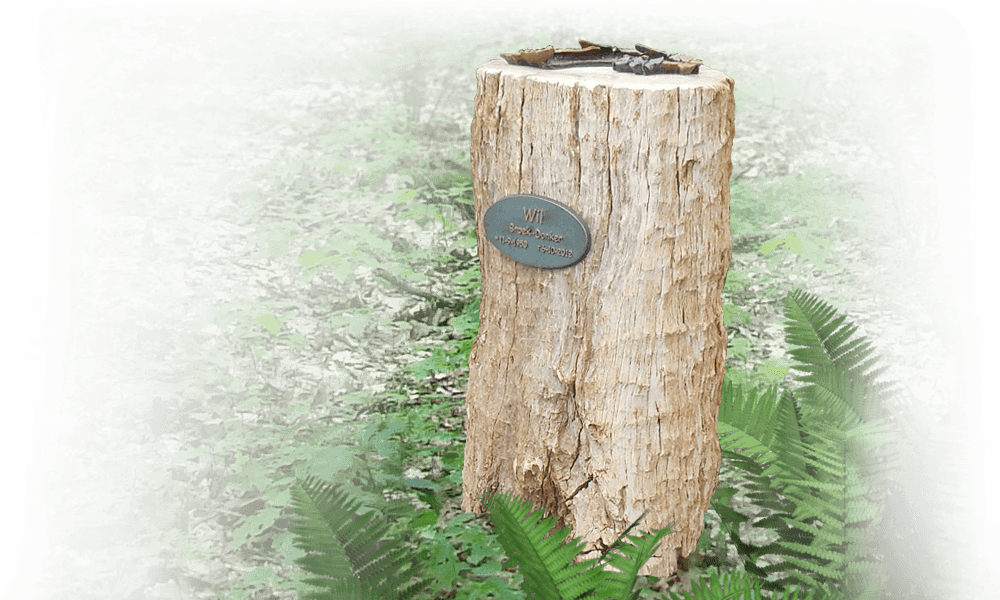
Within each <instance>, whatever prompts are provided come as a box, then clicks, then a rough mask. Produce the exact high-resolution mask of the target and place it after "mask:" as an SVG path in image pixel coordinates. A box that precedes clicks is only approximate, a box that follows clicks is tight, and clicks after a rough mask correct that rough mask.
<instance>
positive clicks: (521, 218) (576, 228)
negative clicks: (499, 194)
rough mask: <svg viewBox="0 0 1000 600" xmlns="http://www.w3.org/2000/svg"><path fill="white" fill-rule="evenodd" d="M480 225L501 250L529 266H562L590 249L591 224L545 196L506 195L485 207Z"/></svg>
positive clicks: (568, 208) (568, 265) (556, 267)
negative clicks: (589, 225)
mask: <svg viewBox="0 0 1000 600" xmlns="http://www.w3.org/2000/svg"><path fill="white" fill-rule="evenodd" d="M483 226H484V228H485V230H486V236H487V237H488V238H489V239H490V241H491V242H493V245H494V246H496V247H497V248H498V249H499V250H500V251H501V252H503V253H504V254H506V255H507V256H509V257H511V258H513V259H514V260H516V261H517V262H519V263H523V264H526V265H531V266H532V267H540V268H542V269H565V268H566V267H572V266H573V265H575V264H576V263H578V262H580V261H581V260H583V257H584V256H586V255H587V252H589V251H590V227H588V226H587V222H586V221H584V220H583V217H581V216H580V214H579V213H577V212H576V211H575V210H573V209H572V208H570V207H568V206H566V205H565V204H563V203H562V202H557V201H555V200H552V199H551V198H546V197H544V196H535V195H534V194H515V195H513V196H505V197H503V198H501V199H500V200H497V201H496V202H494V203H493V205H492V206H490V207H489V208H488V209H486V214H485V215H483Z"/></svg>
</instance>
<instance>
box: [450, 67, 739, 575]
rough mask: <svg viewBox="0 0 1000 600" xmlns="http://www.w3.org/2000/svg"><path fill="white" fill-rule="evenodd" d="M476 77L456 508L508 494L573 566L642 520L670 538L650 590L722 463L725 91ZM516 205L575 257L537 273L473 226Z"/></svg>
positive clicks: (682, 544) (685, 78)
mask: <svg viewBox="0 0 1000 600" xmlns="http://www.w3.org/2000/svg"><path fill="white" fill-rule="evenodd" d="M477 77H478V82H479V89H478V93H477V95H476V114H475V119H474V121H473V123H472V169H473V177H474V190H475V206H476V214H477V219H478V222H477V234H478V235H479V258H480V260H481V263H482V264H481V268H482V284H483V285H482V294H483V295H482V307H481V309H480V316H479V319H480V327H479V336H478V337H477V338H476V341H475V344H474V346H473V348H472V352H471V355H470V359H469V368H470V376H469V389H468V396H467V420H466V433H467V442H466V448H465V469H464V471H463V482H464V489H463V502H462V508H463V509H464V510H466V511H474V512H482V510H483V508H482V506H481V504H480V502H479V495H480V493H482V492H483V491H484V490H499V491H512V492H514V493H516V494H518V495H520V496H522V497H525V498H527V499H528V500H530V501H531V502H533V503H534V504H535V505H536V507H544V508H545V509H546V510H547V511H549V512H550V513H553V514H556V515H559V516H560V518H561V520H562V522H563V523H564V524H566V525H569V526H571V527H572V529H573V532H574V535H576V536H582V537H583V539H584V540H585V541H586V542H587V551H588V552H589V554H587V555H585V558H590V557H592V556H594V552H596V551H597V550H599V549H601V548H603V547H605V546H606V545H610V544H611V543H612V542H613V541H614V540H615V538H616V537H617V535H618V534H619V533H620V532H621V531H622V530H623V529H624V528H625V527H626V526H627V525H628V524H629V523H630V522H631V521H632V520H634V519H635V518H636V517H638V516H639V515H640V514H642V512H643V511H645V510H649V514H648V515H647V517H646V518H645V519H644V520H643V521H642V522H641V523H640V526H639V529H641V530H644V531H648V530H651V529H656V528H660V527H665V526H667V525H668V524H671V523H676V526H675V531H676V532H677V533H675V534H672V535H670V536H668V537H666V538H665V540H664V541H663V543H662V545H661V547H660V551H659V553H658V554H657V555H656V556H654V557H653V559H651V560H650V561H649V562H648V563H647V566H646V568H645V569H644V570H643V574H651V575H656V576H660V577H666V576H668V575H670V574H672V573H673V572H675V571H676V565H677V559H678V556H686V555H687V554H689V553H690V552H692V551H693V550H694V549H695V546H696V544H697V541H698V537H699V535H700V533H701V528H702V524H703V518H704V514H705V511H706V510H707V508H708V505H709V500H710V499H711V497H712V494H713V492H714V490H715V487H716V484H717V482H718V473H719V465H720V460H721V452H720V448H719V441H718V435H717V432H716V418H717V416H718V410H719V399H720V393H721V388H722V380H723V368H724V363H725V353H726V332H725V329H724V328H723V323H722V297H721V293H722V286H723V283H724V281H725V277H726V271H727V269H728V267H729V259H730V233H729V231H730V230H729V185H728V182H729V176H730V173H731V171H732V163H731V160H730V154H731V150H732V141H733V133H734V122H733V115H734V108H735V101H734V97H733V81H732V80H731V79H729V78H728V77H726V76H725V75H723V74H722V73H720V72H718V71H714V70H712V69H709V68H706V67H704V66H703V67H702V68H701V71H700V73H699V74H697V75H681V74H676V75H675V74H666V75H655V76H646V77H643V76H637V75H633V74H630V73H617V72H614V71H613V70H611V69H610V68H601V67H581V68H574V69H564V70H556V71H550V70H540V69H536V68H531V67H524V66H516V65H509V64H507V63H506V62H504V61H502V60H494V61H491V62H489V63H487V64H486V65H484V66H483V67H481V68H480V69H479V70H478V72H477ZM514 194H534V195H538V196H544V197H547V198H550V199H553V200H556V201H558V202H561V203H563V204H565V205H567V206H569V207H571V208H572V209H574V210H575V211H576V212H577V213H578V214H579V215H580V216H582V218H583V219H584V220H585V221H586V222H587V224H588V225H589V228H590V232H591V233H592V245H591V246H590V248H589V251H588V253H587V254H586V256H585V257H584V258H583V259H582V260H581V261H579V262H578V263H576V264H574V265H572V266H570V267H567V268H562V269H550V268H539V267H537V266H532V265H530V264H524V263H521V262H516V261H515V260H512V259H511V257H510V256H508V255H506V254H505V253H503V252H501V251H500V250H499V249H498V245H496V244H495V243H492V242H491V241H490V240H488V239H486V237H487V236H486V235H485V229H484V227H485V225H484V215H485V213H486V211H487V209H488V208H489V207H490V206H491V205H493V204H494V203H496V202H497V201H498V200H500V199H501V198H503V197H505V196H509V195H514ZM525 218H526V219H527V211H526V216H525ZM511 225H512V226H511V231H512V232H514V233H511V234H510V235H511V236H515V235H517V234H520V233H525V232H529V233H530V229H531V227H530V226H524V225H525V224H523V223H522V224H519V226H522V228H521V229H517V228H516V227H514V224H513V223H512V224H511ZM529 225H530V224H529ZM546 235H548V234H546ZM553 239H554V238H553Z"/></svg>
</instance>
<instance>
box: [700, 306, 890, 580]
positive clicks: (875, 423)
mask: <svg viewBox="0 0 1000 600" xmlns="http://www.w3.org/2000/svg"><path fill="white" fill-rule="evenodd" d="M785 315H786V318H787V322H786V339H787V341H788V343H789V345H792V346H797V347H796V348H795V349H793V350H791V354H792V356H794V357H795V358H796V359H797V360H798V361H799V363H800V364H799V365H796V366H795V369H796V370H799V371H801V372H803V373H804V375H803V376H801V377H800V378H799V380H800V381H802V382H803V383H805V384H806V385H805V386H804V387H802V388H801V389H799V390H797V391H796V392H795V393H791V392H788V391H786V392H785V393H784V394H781V395H779V394H778V391H777V388H770V389H768V390H766V391H765V392H763V393H759V392H757V391H756V390H750V391H744V390H742V389H740V388H737V387H735V386H732V385H727V386H725V387H724V388H723V394H722V403H721V406H720V411H719V438H720V444H721V446H722V450H723V456H724V458H725V459H726V462H727V464H729V465H730V466H732V467H735V468H736V469H738V470H739V472H740V473H741V475H742V476H743V478H744V480H745V481H746V484H745V486H744V487H745V491H746V497H747V498H748V499H749V500H750V501H751V502H752V503H753V504H754V505H756V506H758V507H761V508H765V509H766V512H767V513H768V514H767V515H766V516H764V517H761V518H758V519H756V520H751V519H750V518H749V517H746V516H744V515H742V514H741V513H739V512H738V511H736V510H734V509H732V508H730V506H729V504H730V503H731V501H732V498H733V497H734V496H735V494H736V493H737V491H738V490H737V489H736V488H735V487H733V486H722V487H720V488H719V489H718V490H717V491H716V494H715V497H714V498H713V508H714V509H715V510H716V511H717V512H718V513H719V515H720V516H721V517H722V519H723V526H724V528H725V529H726V531H727V533H728V534H729V536H730V539H731V540H732V541H733V543H734V545H735V546H736V548H737V551H738V552H739V553H740V555H741V556H742V557H743V559H744V566H745V568H746V571H747V572H748V573H750V574H751V575H755V576H758V577H762V578H766V580H765V582H764V587H765V588H766V589H771V590H779V589H783V588H786V587H787V586H789V585H793V584H794V585H798V586H801V587H802V588H804V589H809V588H812V589H816V590H818V589H826V590H828V592H830V591H835V590H840V591H841V592H843V593H846V594H848V595H849V597H851V598H867V597H877V596H878V595H879V593H880V588H881V586H882V585H883V583H884V577H883V576H882V574H881V565H880V564H879V560H878V557H877V556H875V555H874V554H873V553H872V552H871V551H870V545H871V543H870V542H871V537H872V536H871V535H870V534H871V531H872V530H873V529H874V527H875V526H876V525H878V524H879V523H880V522H881V520H882V517H883V511H882V502H881V500H882V499H883V498H884V494H883V493H880V492H877V491H876V489H877V487H878V486H877V485H876V484H877V483H879V482H880V480H879V477H882V476H888V477H889V478H890V479H891V477H892V476H893V474H894V473H895V471H896V466H897V465H896V461H895V457H894V455H893V450H892V435H891V434H892V428H891V426H890V424H889V423H888V421H886V420H885V419H884V418H882V416H883V415H884V410H883V406H882V402H883V401H884V400H885V399H886V398H887V397H888V396H889V395H890V394H892V393H893V392H894V387H893V386H892V385H890V384H886V383H883V382H882V381H881V380H880V377H881V376H882V375H883V374H884V372H885V369H884V368H881V367H878V366H877V359H876V357H875V356H874V351H873V348H872V345H871V344H870V343H869V342H868V341H867V340H865V339H864V338H863V337H858V338H855V337H853V336H854V334H855V333H856V331H857V327H856V326H855V325H853V324H851V323H845V322H846V317H842V316H837V315H836V313H835V311H834V310H833V309H832V308H831V307H829V306H828V305H826V304H825V303H823V302H821V301H820V300H818V299H817V298H816V297H815V296H811V295H809V294H806V293H803V292H801V291H796V292H794V293H792V294H790V295H789V296H788V297H787V298H786V300H785ZM741 523H746V524H747V525H748V526H751V527H760V528H767V529H770V530H772V531H773V532H774V533H775V534H776V535H777V536H778V539H777V540H776V541H775V542H773V543H770V544H767V545H765V546H756V545H753V544H749V543H747V542H745V541H744V540H743V539H742V538H741V537H740V534H739V526H740V524H741ZM765 554H769V555H773V556H778V557H780V558H781V562H779V563H777V564H773V565H770V566H768V567H761V566H759V565H758V564H757V563H758V559H759V558H760V557H761V556H763V555H765ZM779 573H784V576H781V577H778V576H777V575H778V574H779Z"/></svg>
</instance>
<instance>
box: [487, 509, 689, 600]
mask: <svg viewBox="0 0 1000 600" xmlns="http://www.w3.org/2000/svg"><path fill="white" fill-rule="evenodd" d="M483 506H485V507H486V510H487V511H488V513H489V515H490V519H491V520H492V521H493V524H494V525H495V526H496V529H497V536H498V537H499V539H500V543H501V545H503V548H504V550H505V551H506V553H507V556H509V557H510V562H511V563H512V564H514V565H517V566H519V567H520V568H521V574H522V575H523V576H524V590H525V592H527V593H528V596H529V597H531V598H540V599H545V600H576V599H577V598H591V597H593V598H601V599H604V598H618V599H621V600H626V599H633V600H634V599H635V598H638V591H636V592H635V593H633V592H632V588H633V587H635V582H636V579H637V578H638V576H639V569H640V568H642V566H643V565H644V564H645V563H646V561H647V560H649V558H650V557H651V556H653V553H654V552H655V551H656V547H657V546H658V545H659V543H660V540H661V539H662V538H663V537H664V536H665V535H667V534H669V533H672V530H671V528H670V527H664V528H663V529H659V530H657V531H656V532H654V533H653V534H651V535H650V536H649V537H645V536H642V537H639V536H631V535H628V532H629V531H631V530H632V529H633V528H634V527H635V526H636V525H637V524H638V523H639V521H640V520H641V519H642V516H640V517H639V518H638V519H636V520H635V521H633V522H632V524H631V525H629V526H628V528H627V529H626V530H625V531H624V532H622V534H621V535H620V536H618V539H617V540H615V543H614V544H612V545H611V547H610V548H608V549H607V550H605V551H604V553H602V555H601V557H600V558H597V559H591V560H587V561H583V562H580V563H577V564H574V559H575V558H576V557H577V556H578V555H579V553H580V551H581V550H582V549H583V546H584V544H583V543H582V542H581V541H580V539H579V538H573V540H572V541H570V542H568V543H567V542H566V537H567V536H568V535H569V527H563V528H561V529H559V530H558V531H556V532H554V533H552V534H551V535H548V536H547V537H546V535H545V534H546V532H549V531H552V529H553V527H554V526H555V524H556V518H555V517H554V516H549V517H547V518H544V519H542V514H543V513H542V511H541V510H536V511H533V512H530V513H529V511H531V508H532V506H531V503H530V502H527V501H525V500H521V499H520V498H517V497H516V496H512V495H511V494H510V493H506V494H498V495H496V494H495V495H491V496H489V497H487V496H486V495H484V498H483ZM643 516H645V515H643ZM625 539H627V540H628V542H627V543H626V542H625V541H624V540H625ZM615 551H618V552H620V554H615V553H614V552H615ZM602 562H607V564H609V565H611V566H612V567H614V568H615V569H618V572H615V571H611V570H605V569H603V568H602V567H601V563H602Z"/></svg>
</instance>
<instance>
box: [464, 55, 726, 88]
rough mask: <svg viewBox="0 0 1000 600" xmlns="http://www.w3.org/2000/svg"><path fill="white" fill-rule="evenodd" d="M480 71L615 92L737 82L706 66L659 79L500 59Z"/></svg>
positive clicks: (586, 68) (492, 61)
mask: <svg viewBox="0 0 1000 600" xmlns="http://www.w3.org/2000/svg"><path fill="white" fill-rule="evenodd" d="M480 70H482V71H485V72H486V73H501V74H502V73H511V74H516V75H520V76H523V77H530V78H531V79H535V80H538V81H547V82H552V83H563V84H565V85H577V84H579V85H585V86H587V87H589V88H594V87H596V86H599V85H609V84H610V85H613V86H614V87H616V88H631V89H637V90H655V89H675V88H680V89H693V88H703V87H714V86H718V85H728V86H729V89H730V90H732V89H733V86H734V82H733V80H732V79H730V78H729V77H727V76H726V75H725V74H723V73H721V72H719V71H716V70H715V69H710V68H708V67H706V66H705V65H702V66H701V69H700V70H699V72H698V73H697V74H694V75H688V74H683V73H659V74H656V75H636V74H635V73H619V72H618V71H615V70H614V69H612V68H611V67H603V66H602V67H573V68H569V69H539V68H536V67H525V66H521V65H512V64H509V63H507V61H505V60H501V59H497V60H491V61H490V62H488V63H486V64H485V65H483V66H482V67H480Z"/></svg>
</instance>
